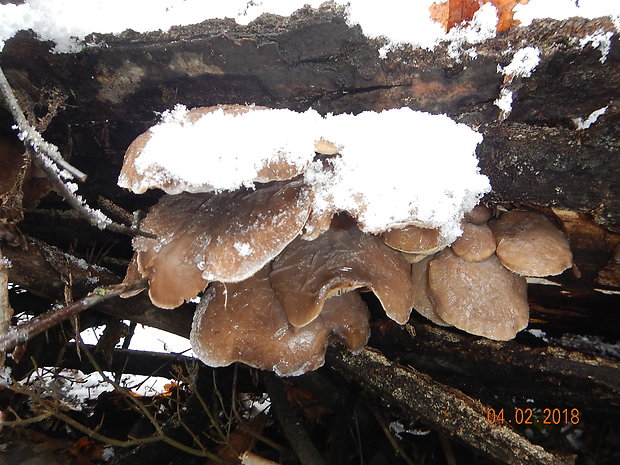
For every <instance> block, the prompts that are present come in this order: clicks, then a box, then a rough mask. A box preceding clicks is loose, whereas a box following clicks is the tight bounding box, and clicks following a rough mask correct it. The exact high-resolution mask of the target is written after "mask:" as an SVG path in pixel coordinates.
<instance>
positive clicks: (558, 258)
mask: <svg viewBox="0 0 620 465" xmlns="http://www.w3.org/2000/svg"><path fill="white" fill-rule="evenodd" d="M489 226H490V227H491V230H492V231H493V234H494V235H495V240H496V241H497V252H496V253H497V256H498V258H499V259H500V261H501V262H502V264H503V265H504V266H505V267H506V268H508V269H509V270H511V271H513V272H515V273H518V274H520V275H522V276H539V277H540V276H554V275H558V274H560V273H562V272H563V271H564V270H566V269H568V268H570V267H571V266H572V265H573V254H572V252H571V250H570V245H569V243H568V240H567V239H566V237H565V236H564V233H562V231H560V230H559V229H558V228H556V227H555V225H554V224H553V223H552V222H551V221H550V220H549V219H548V218H547V217H546V216H544V215H542V214H540V213H534V212H526V211H517V210H512V211H509V212H506V213H504V214H503V215H502V216H501V217H500V218H499V219H498V220H496V221H491V222H489Z"/></svg>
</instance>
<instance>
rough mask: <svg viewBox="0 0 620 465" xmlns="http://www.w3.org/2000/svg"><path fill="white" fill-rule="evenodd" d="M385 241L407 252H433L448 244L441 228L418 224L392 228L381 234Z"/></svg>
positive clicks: (428, 253)
mask: <svg viewBox="0 0 620 465" xmlns="http://www.w3.org/2000/svg"><path fill="white" fill-rule="evenodd" d="M381 238H382V239H383V242H385V243H386V244H387V245H389V246H390V247H392V248H393V249H396V250H400V251H401V252H406V253H416V254H427V255H430V254H433V253H435V252H438V251H440V250H441V249H443V248H444V247H446V246H447V245H448V241H446V240H445V239H444V238H443V237H442V236H441V231H440V230H439V229H433V228H424V227H421V226H416V225H409V226H405V227H404V228H401V229H390V230H389V231H386V232H384V233H383V234H381Z"/></svg>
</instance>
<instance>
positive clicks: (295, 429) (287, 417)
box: [261, 373, 325, 465]
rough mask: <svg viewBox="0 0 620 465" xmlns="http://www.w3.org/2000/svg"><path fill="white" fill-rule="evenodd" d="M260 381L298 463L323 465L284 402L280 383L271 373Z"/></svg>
mask: <svg viewBox="0 0 620 465" xmlns="http://www.w3.org/2000/svg"><path fill="white" fill-rule="evenodd" d="M261 379H262V381H263V384H264V385H265V389H267V393H268V394H269V398H270V399H271V408H272V409H273V413H274V414H275V416H276V418H277V419H278V423H279V424H280V427H281V429H282V433H283V434H284V436H285V437H286V439H287V440H288V442H289V443H290V445H291V448H292V449H293V450H294V451H295V454H297V457H298V458H299V461H300V462H301V463H302V464H303V465H324V464H325V460H324V459H323V457H321V454H320V453H319V451H318V449H317V448H316V446H315V445H314V443H313V442H312V439H311V438H310V436H309V435H308V432H307V431H306V430H305V429H304V428H303V426H302V424H301V421H300V420H299V418H297V416H296V415H295V412H294V411H293V409H292V408H291V405H290V404H289V403H288V401H287V400H286V393H285V392H284V388H283V387H282V381H280V380H279V379H277V378H276V377H275V376H274V375H273V374H271V373H264V374H263V376H262V377H261Z"/></svg>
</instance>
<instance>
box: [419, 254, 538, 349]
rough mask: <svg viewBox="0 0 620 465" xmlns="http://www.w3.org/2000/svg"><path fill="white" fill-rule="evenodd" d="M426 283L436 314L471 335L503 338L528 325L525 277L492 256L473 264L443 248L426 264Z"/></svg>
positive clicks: (508, 337)
mask: <svg viewBox="0 0 620 465" xmlns="http://www.w3.org/2000/svg"><path fill="white" fill-rule="evenodd" d="M428 284H429V293H430V296H431V299H432V301H433V303H434V305H435V310H436V312H437V314H438V315H439V317H440V318H441V319H442V320H444V321H445V322H446V323H449V324H452V325H454V326H456V327H457V328H459V329H462V330H464V331H467V332H468V333H470V334H476V335H478V336H484V337H487V338H489V339H495V340H499V341H505V340H508V339H512V338H514V337H515V335H516V334H517V332H519V331H521V330H522V329H524V328H525V327H526V326H527V324H528V319H529V306H528V303H527V283H526V281H525V278H523V277H521V276H518V275H515V274H513V273H511V272H510V271H508V270H507V269H506V268H504V267H503V266H502V264H501V263H500V262H499V260H498V259H497V257H496V256H495V255H492V256H491V257H489V258H487V259H486V260H483V261H481V262H475V263H472V262H467V261H465V260H463V259H461V258H459V257H457V256H456V255H455V254H454V252H452V251H451V250H450V249H446V250H443V251H442V252H440V253H439V254H437V256H436V257H435V258H434V259H433V260H432V261H431V262H430V264H429V271H428Z"/></svg>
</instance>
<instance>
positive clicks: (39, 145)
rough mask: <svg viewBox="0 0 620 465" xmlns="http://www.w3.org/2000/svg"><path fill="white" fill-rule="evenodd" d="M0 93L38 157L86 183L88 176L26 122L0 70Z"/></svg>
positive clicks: (22, 134)
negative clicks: (50, 161)
mask: <svg viewBox="0 0 620 465" xmlns="http://www.w3.org/2000/svg"><path fill="white" fill-rule="evenodd" d="M0 92H2V95H3V96H4V99H5V100H6V103H8V104H9V110H10V111H11V113H12V114H13V118H14V119H15V122H16V123H17V127H18V128H19V131H20V138H22V139H23V140H24V141H26V142H28V144H29V145H30V146H31V147H32V148H33V149H34V151H35V153H36V154H37V156H38V157H48V158H49V159H51V160H53V161H54V162H55V163H57V164H58V165H60V166H61V167H62V168H63V169H65V170H66V171H67V172H68V173H70V174H71V175H72V176H75V177H76V178H78V179H79V180H80V181H86V177H87V176H86V174H85V173H82V172H81V171H80V170H78V169H77V168H75V167H74V166H72V165H70V164H69V163H68V162H67V161H66V160H65V159H64V158H63V157H62V155H61V154H60V152H59V151H58V147H56V146H55V145H53V144H50V143H49V142H47V141H45V140H44V139H43V137H42V136H41V134H39V133H38V132H37V131H36V130H35V129H34V128H33V127H32V126H30V124H29V123H28V120H26V116H25V115H24V112H23V111H22V109H21V107H20V106H19V103H18V102H17V98H16V97H15V94H14V93H13V89H11V85H10V84H9V81H7V79H6V76H5V75H4V71H2V68H0Z"/></svg>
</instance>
